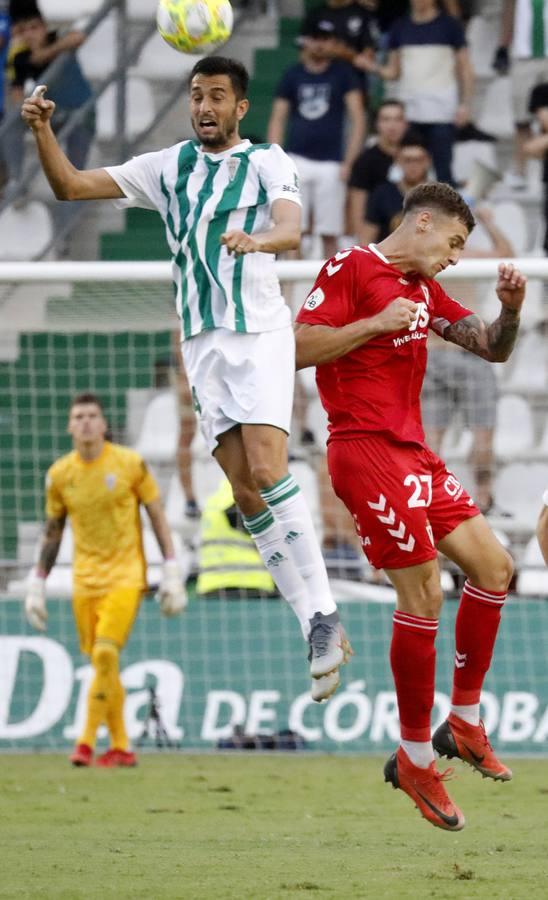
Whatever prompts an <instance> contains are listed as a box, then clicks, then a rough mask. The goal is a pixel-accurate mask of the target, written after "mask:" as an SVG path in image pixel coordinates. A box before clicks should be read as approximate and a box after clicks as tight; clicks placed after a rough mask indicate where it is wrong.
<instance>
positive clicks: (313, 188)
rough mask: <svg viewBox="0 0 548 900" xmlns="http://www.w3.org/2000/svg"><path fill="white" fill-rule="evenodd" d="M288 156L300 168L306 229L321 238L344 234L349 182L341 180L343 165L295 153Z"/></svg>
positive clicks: (303, 218) (304, 229)
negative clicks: (345, 205)
mask: <svg viewBox="0 0 548 900" xmlns="http://www.w3.org/2000/svg"><path fill="white" fill-rule="evenodd" d="M289 156H290V157H291V159H292V160H293V162H294V163H295V165H296V167H297V172H298V174H299V184H300V188H301V201H302V223H303V231H310V232H311V233H312V234H319V235H322V237H340V235H341V234H343V233H344V204H345V198H346V185H345V183H344V181H341V178H340V170H341V164H340V163H338V162H330V161H329V160H328V161H327V162H318V160H315V159H306V157H304V156H298V155H297V154H296V153H290V154H289Z"/></svg>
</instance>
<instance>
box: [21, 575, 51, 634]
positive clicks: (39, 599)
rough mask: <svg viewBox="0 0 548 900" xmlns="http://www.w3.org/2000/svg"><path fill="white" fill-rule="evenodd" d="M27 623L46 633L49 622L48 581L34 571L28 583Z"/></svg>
mask: <svg viewBox="0 0 548 900" xmlns="http://www.w3.org/2000/svg"><path fill="white" fill-rule="evenodd" d="M25 615H26V617H27V622H28V623H29V625H32V627H33V628H36V630H37V631H45V630H46V626H47V622H48V613H47V610H46V579H45V578H44V577H43V575H39V574H38V572H37V571H36V569H33V570H32V571H31V573H30V575H29V578H28V582H27V593H26V596H25Z"/></svg>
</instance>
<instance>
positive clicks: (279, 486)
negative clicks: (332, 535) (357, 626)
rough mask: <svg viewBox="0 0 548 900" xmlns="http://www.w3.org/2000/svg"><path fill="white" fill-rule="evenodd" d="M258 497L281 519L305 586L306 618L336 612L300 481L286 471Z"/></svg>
mask: <svg viewBox="0 0 548 900" xmlns="http://www.w3.org/2000/svg"><path fill="white" fill-rule="evenodd" d="M261 497H262V498H263V500H264V501H265V503H266V504H267V505H268V507H269V509H270V510H271V512H272V513H273V514H274V517H275V518H276V520H277V521H278V522H279V523H280V526H281V528H282V531H283V534H284V535H285V545H286V549H287V552H288V553H290V554H291V557H292V559H293V560H294V562H295V565H296V566H297V569H298V570H299V572H300V573H301V575H302V577H303V579H304V581H305V584H306V586H307V590H308V602H309V618H310V619H311V618H312V616H313V615H314V614H315V613H317V612H321V613H323V615H326V616H327V615H329V614H330V613H333V612H335V611H336V609H337V607H336V605H335V601H334V600H333V597H332V594H331V588H330V587H329V579H328V577H327V571H326V568H325V562H324V559H323V556H322V551H321V549H320V543H319V541H318V538H317V536H316V532H315V530H314V523H313V522H312V516H311V515H310V510H309V509H308V506H307V504H306V501H305V499H304V497H303V495H302V493H301V489H300V487H299V485H298V484H297V482H296V481H295V479H294V478H293V476H292V475H285V476H284V477H283V478H280V480H279V481H277V482H276V484H274V485H273V486H272V487H271V488H265V489H263V490H262V491H261Z"/></svg>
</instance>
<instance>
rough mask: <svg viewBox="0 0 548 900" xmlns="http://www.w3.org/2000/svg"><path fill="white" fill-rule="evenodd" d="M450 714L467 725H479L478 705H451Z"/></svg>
mask: <svg viewBox="0 0 548 900" xmlns="http://www.w3.org/2000/svg"><path fill="white" fill-rule="evenodd" d="M451 712H452V713H453V715H455V716H458V717H459V719H462V720H463V722H468V724H469V725H479V723H480V705H479V703H470V704H469V705H467V706H455V705H454V704H453V703H452V704H451Z"/></svg>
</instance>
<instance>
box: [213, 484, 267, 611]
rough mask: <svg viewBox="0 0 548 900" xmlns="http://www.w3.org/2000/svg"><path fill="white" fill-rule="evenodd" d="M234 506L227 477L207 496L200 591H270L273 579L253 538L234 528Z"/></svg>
mask: <svg viewBox="0 0 548 900" xmlns="http://www.w3.org/2000/svg"><path fill="white" fill-rule="evenodd" d="M233 505H234V497H233V495H232V488H231V486H230V482H229V481H228V480H226V479H224V480H223V481H222V483H221V485H220V486H219V488H218V490H217V491H216V492H215V493H214V494H212V496H211V497H209V498H208V500H207V502H206V504H205V506H204V509H203V512H202V521H201V539H200V549H199V551H198V566H199V575H198V581H197V583H196V591H197V593H198V594H208V593H210V591H216V590H220V589H222V588H242V589H247V590H250V589H251V590H257V591H265V592H271V591H274V590H275V586H274V582H273V580H272V578H271V576H270V574H269V573H268V572H267V570H266V569H265V567H264V563H263V561H262V559H261V557H260V555H259V552H258V551H257V549H256V547H255V544H254V543H253V539H252V538H251V537H250V536H249V535H248V534H245V533H244V532H242V531H239V530H238V529H236V528H232V526H231V524H230V522H229V519H228V517H227V515H226V511H227V510H228V509H230V507H231V506H233Z"/></svg>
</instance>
